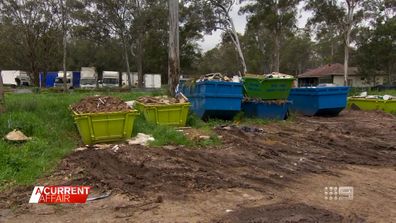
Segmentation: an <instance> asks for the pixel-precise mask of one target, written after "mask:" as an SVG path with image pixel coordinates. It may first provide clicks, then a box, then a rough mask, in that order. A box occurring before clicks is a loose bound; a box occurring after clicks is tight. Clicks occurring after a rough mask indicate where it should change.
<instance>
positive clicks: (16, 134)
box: [4, 129, 32, 142]
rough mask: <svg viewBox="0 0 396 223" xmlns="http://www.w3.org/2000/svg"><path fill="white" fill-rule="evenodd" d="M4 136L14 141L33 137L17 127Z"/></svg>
mask: <svg viewBox="0 0 396 223" xmlns="http://www.w3.org/2000/svg"><path fill="white" fill-rule="evenodd" d="M4 138H5V139H7V140H8V141H14V142H24V141H28V140H31V139H32V137H27V136H26V135H25V134H23V132H21V131H19V130H16V129H14V130H13V131H11V132H9V133H8V134H7V135H6V136H5V137H4Z"/></svg>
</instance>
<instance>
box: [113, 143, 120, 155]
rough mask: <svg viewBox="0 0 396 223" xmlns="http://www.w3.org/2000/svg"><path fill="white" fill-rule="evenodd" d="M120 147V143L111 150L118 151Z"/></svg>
mask: <svg viewBox="0 0 396 223" xmlns="http://www.w3.org/2000/svg"><path fill="white" fill-rule="evenodd" d="M119 149H120V146H118V145H115V146H113V148H111V150H112V151H113V152H115V153H116V152H117V151H118V150H119Z"/></svg>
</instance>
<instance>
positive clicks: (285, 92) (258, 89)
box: [243, 76, 294, 100]
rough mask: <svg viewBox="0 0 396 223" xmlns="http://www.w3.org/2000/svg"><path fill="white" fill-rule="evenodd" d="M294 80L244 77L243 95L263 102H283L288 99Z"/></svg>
mask: <svg viewBox="0 0 396 223" xmlns="http://www.w3.org/2000/svg"><path fill="white" fill-rule="evenodd" d="M293 81H294V78H264V77H259V76H246V77H244V78H243V88H244V92H245V95H246V96H247V97H249V98H257V99H263V100H285V99H287V98H288V96H289V93H290V89H291V87H292V85H293Z"/></svg>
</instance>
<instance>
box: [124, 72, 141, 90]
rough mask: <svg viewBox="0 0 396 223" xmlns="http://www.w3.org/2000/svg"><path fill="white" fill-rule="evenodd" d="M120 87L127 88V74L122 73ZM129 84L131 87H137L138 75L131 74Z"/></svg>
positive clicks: (135, 73)
mask: <svg viewBox="0 0 396 223" xmlns="http://www.w3.org/2000/svg"><path fill="white" fill-rule="evenodd" d="M121 77H122V81H121V83H122V87H128V74H127V72H122V76H121ZM131 83H132V86H137V84H138V73H137V72H131Z"/></svg>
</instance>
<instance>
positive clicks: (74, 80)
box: [54, 71, 81, 89]
mask: <svg viewBox="0 0 396 223" xmlns="http://www.w3.org/2000/svg"><path fill="white" fill-rule="evenodd" d="M80 76H81V73H80V72H79V71H67V72H66V79H67V82H66V83H67V88H68V89H72V88H79V87H80ZM54 87H63V71H59V72H58V77H57V78H56V79H55V84H54Z"/></svg>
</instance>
